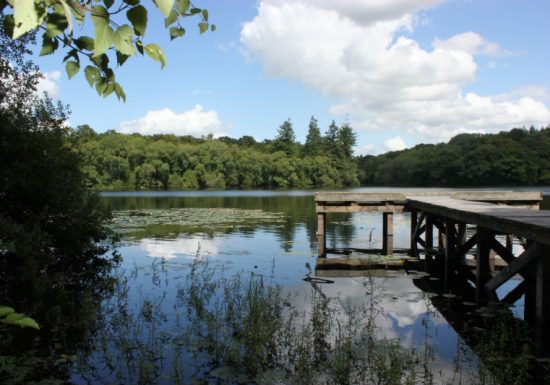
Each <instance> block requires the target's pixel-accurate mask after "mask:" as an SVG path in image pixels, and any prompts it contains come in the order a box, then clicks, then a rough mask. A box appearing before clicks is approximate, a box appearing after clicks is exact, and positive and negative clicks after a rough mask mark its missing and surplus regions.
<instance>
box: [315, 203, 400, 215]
mask: <svg viewBox="0 0 550 385" xmlns="http://www.w3.org/2000/svg"><path fill="white" fill-rule="evenodd" d="M315 211H316V212H317V213H373V212H384V211H393V212H394V213H402V212H403V211H405V205H395V204H382V203H380V204H376V205H367V204H362V203H358V204H357V205H351V203H350V204H349V205H345V206H343V205H328V204H317V205H316V206H315Z"/></svg>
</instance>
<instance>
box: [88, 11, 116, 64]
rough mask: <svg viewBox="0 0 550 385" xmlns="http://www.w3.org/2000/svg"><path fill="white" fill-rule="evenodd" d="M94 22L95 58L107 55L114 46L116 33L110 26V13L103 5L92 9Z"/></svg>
mask: <svg viewBox="0 0 550 385" xmlns="http://www.w3.org/2000/svg"><path fill="white" fill-rule="evenodd" d="M92 22H93V23H94V25H95V43H94V54H93V57H97V56H99V55H101V54H103V53H105V52H106V51H107V50H108V49H109V48H111V46H112V45H113V40H114V35H115V34H114V32H113V29H112V28H111V26H110V25H109V12H108V11H107V9H105V7H103V6H101V5H95V6H93V7H92Z"/></svg>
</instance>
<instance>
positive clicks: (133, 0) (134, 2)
mask: <svg viewBox="0 0 550 385" xmlns="http://www.w3.org/2000/svg"><path fill="white" fill-rule="evenodd" d="M123 1H124V2H125V3H126V4H128V5H131V6H135V5H138V4H139V0H123Z"/></svg>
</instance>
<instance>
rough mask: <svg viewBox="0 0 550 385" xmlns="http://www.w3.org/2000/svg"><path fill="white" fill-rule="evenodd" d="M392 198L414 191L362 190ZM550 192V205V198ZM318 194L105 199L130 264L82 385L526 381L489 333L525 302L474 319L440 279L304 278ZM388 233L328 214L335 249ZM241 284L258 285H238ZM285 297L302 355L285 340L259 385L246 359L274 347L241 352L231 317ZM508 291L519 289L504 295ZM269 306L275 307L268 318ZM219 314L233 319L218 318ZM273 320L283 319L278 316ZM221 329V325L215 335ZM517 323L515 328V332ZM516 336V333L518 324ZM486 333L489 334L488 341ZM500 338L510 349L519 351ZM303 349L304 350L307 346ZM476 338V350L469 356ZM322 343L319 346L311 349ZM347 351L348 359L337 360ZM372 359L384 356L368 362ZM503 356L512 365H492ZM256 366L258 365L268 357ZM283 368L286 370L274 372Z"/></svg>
mask: <svg viewBox="0 0 550 385" xmlns="http://www.w3.org/2000/svg"><path fill="white" fill-rule="evenodd" d="M382 190H383V191H403V190H404V189H388V188H384V189H372V188H371V189H365V188H363V189H355V190H352V191H369V192H370V191H382ZM406 190H407V191H410V190H411V189H406ZM419 190H426V189H419ZM439 190H444V189H439ZM535 190H536V189H535ZM348 191H350V190H348ZM536 191H540V190H536ZM544 191H545V192H546V193H549V194H550V189H545V190H544ZM313 194H314V193H313V192H312V191H281V192H279V191H275V192H274V191H206V192H111V193H104V194H103V199H104V201H105V203H106V205H107V206H108V207H110V208H111V209H112V210H113V212H114V221H113V227H114V229H115V231H117V232H118V233H119V234H120V235H121V240H120V244H119V247H118V252H119V253H120V255H121V257H122V263H121V266H120V267H119V268H118V269H117V270H116V272H115V276H116V278H117V284H116V288H115V294H114V295H113V296H112V297H109V298H107V299H105V300H104V301H103V302H102V305H101V306H102V308H101V309H100V311H99V313H100V314H101V316H100V320H99V321H98V324H97V325H96V327H95V329H94V332H93V333H90V338H89V344H88V345H87V349H86V351H84V352H80V354H79V355H78V358H77V359H76V358H75V359H76V362H77V364H75V365H73V366H72V369H71V374H70V376H71V377H70V378H71V380H72V381H73V382H75V383H82V384H84V383H94V384H100V383H138V382H141V383H167V384H168V383H180V382H179V381H181V383H265V384H268V383H273V384H275V383H309V382H308V381H310V382H311V383H323V382H326V383H363V382H364V383H368V381H367V378H370V377H369V376H370V375H371V374H368V375H367V374H365V373H371V372H375V374H372V376H374V377H373V378H376V379H377V380H380V378H384V376H386V377H387V376H389V374H388V373H392V372H399V373H401V374H400V376H401V377H399V376H398V382H396V383H401V382H402V381H403V382H404V381H405V380H406V379H407V378H414V380H413V383H430V381H433V383H451V384H452V383H475V382H479V383H491V381H494V377H493V374H492V373H494V367H500V368H502V367H506V368H507V370H512V372H510V373H508V372H507V375H508V376H509V375H514V374H512V373H513V370H519V372H520V373H519V374H517V375H518V376H519V375H521V373H523V374H524V373H525V371H526V370H527V369H525V367H526V366H525V365H523V366H521V365H520V364H518V363H517V362H516V361H517V359H518V357H519V359H522V356H521V355H518V354H517V351H513V352H510V354H511V355H512V357H514V358H513V359H511V360H510V359H509V357H508V358H506V354H504V353H503V351H502V349H503V347H502V346H498V344H496V343H495V342H494V335H493V336H492V335H490V333H487V332H485V331H484V330H485V329H483V328H482V327H481V326H482V325H481V324H482V323H484V322H489V323H490V324H493V325H495V327H493V329H495V330H496V331H497V332H499V329H498V327H496V320H499V319H504V318H506V317H508V316H509V315H510V314H516V315H521V314H522V306H523V304H522V301H521V300H520V301H519V302H518V303H516V305H515V307H512V308H511V309H504V310H502V309H497V310H495V312H496V313H494V312H492V311H491V310H490V309H486V308H483V309H481V310H479V309H475V307H474V306H473V304H471V303H467V302H465V300H463V299H461V298H460V296H455V295H445V296H442V295H438V294H436V293H430V292H424V291H422V290H421V289H419V284H418V282H420V281H419V280H428V279H429V280H432V281H437V278H436V277H429V276H427V274H425V273H422V272H416V271H409V272H408V273H407V272H405V271H372V272H368V273H366V274H364V275H363V276H351V277H325V276H323V278H318V279H314V280H313V281H311V280H310V281H305V280H304V278H307V277H314V276H315V272H314V267H315V260H316V253H317V251H316V247H317V245H316V242H317V241H316V234H315V231H316V215H315V208H314V202H313ZM408 221H409V218H408V216H407V214H406V213H405V214H402V215H396V217H395V219H394V227H395V229H394V242H395V246H396V247H397V248H399V247H403V248H406V247H407V245H408V234H409V231H410V230H409V223H408ZM381 223H382V221H381V214H379V213H368V214H367V213H354V214H333V215H330V216H329V217H328V223H327V246H328V247H329V248H345V247H355V248H367V247H374V248H380V247H381V236H382V234H381ZM237 281H239V282H247V284H248V285H249V286H248V287H241V286H240V284H236V283H235V282H237ZM190 282H191V283H190ZM220 282H222V283H220ZM250 285H252V289H251V286H250ZM275 286H277V287H279V288H280V292H278V294H277V295H278V296H279V297H280V298H283V299H282V300H281V303H282V304H284V306H283V305H281V306H280V308H278V309H279V310H278V312H277V313H276V314H273V315H272V317H274V318H280V319H287V318H292V322H291V323H289V324H288V325H286V326H284V327H281V326H280V325H279V329H277V330H279V331H278V332H277V338H279V340H280V341H283V340H284V339H283V337H284V335H286V334H285V333H286V332H281V331H284V330H293V333H294V334H292V335H290V334H289V335H286V337H285V338H287V339H286V340H284V341H286V342H285V344H287V345H292V346H293V348H292V349H294V350H292V351H293V353H292V354H291V353H289V351H290V350H288V349H287V350H288V351H286V350H285V351H286V353H285V354H282V353H281V352H280V349H282V348H283V345H284V344H283V343H282V342H281V343H280V345H279V346H278V349H279V350H277V351H276V353H272V355H271V356H270V357H271V358H270V360H271V361H272V362H271V361H270V362H268V363H267V364H265V365H263V366H262V369H261V370H259V371H255V372H254V373H256V374H254V375H255V376H256V377H250V376H251V375H250V373H249V372H248V371H247V370H245V369H246V368H244V369H243V366H250V367H253V366H254V365H253V364H252V363H251V361H250V357H248V356H247V354H249V353H250V352H249V351H250V350H251V349H252V350H254V349H256V347H255V346H256V345H262V343H263V342H261V341H260V342H258V341H257V340H254V341H256V342H255V344H256V345H253V346H254V347H251V346H249V345H246V344H245V345H242V344H243V343H244V342H243V341H248V340H247V339H246V338H244V339H243V338H242V337H239V338H238V339H237V340H236V339H235V338H237V337H235V336H236V335H237V334H238V333H240V331H235V330H233V329H231V330H233V331H232V332H231V333H229V335H228V332H227V324H228V323H230V322H229V321H228V319H230V318H232V314H235V317H236V314H241V313H239V311H240V310H239V309H241V310H242V309H245V308H246V309H248V310H247V311H252V310H251V305H250V303H249V304H248V305H247V304H246V303H242V301H240V298H241V297H246V298H248V299H249V302H250V293H251V292H253V293H256V294H258V293H260V294H261V295H260V297H261V298H260V300H261V301H264V299H265V298H268V301H272V300H273V301H278V299H276V300H274V299H273V298H275V297H276V296H275V295H274V294H273V297H270V296H271V295H272V293H271V292H269V291H268V290H267V289H266V288H267V287H275ZM501 290H510V287H506V285H504V287H503V288H502V289H501ZM189 293H192V294H193V295H196V296H195V297H192V296H191V294H189ZM197 293H198V294H197ZM205 293H206V294H205ZM266 293H268V294H266ZM279 297H277V298H279ZM258 298H259V297H258ZM255 300H257V298H256V297H255ZM261 301H260V302H259V303H261V304H264V305H262V306H264V309H265V308H267V307H269V306H267V305H265V303H264V302H261ZM197 303H200V306H199V305H197ZM253 303H254V304H256V303H257V302H253ZM197 306H199V307H198V308H197ZM239 306H240V307H239ZM247 306H248V307H247ZM260 307H261V306H260ZM269 309H271V310H270V311H273V309H272V308H271V307H269ZM453 311H459V312H466V313H471V314H472V315H473V319H474V321H472V322H473V324H468V322H470V321H468V317H458V319H457V317H454V318H453V317H450V316H449V314H453ZM499 312H501V313H499ZM502 312H504V313H502ZM220 314H223V317H225V318H224V319H222V320H219V319H218V318H219V315H220ZM246 314H248V316H249V315H250V314H249V313H246ZM262 314H263V313H262ZM269 314H272V313H268V317H270V316H269ZM502 314H505V315H506V317H503V316H502ZM512 318H513V317H512ZM246 319H249V318H246ZM216 320H217V321H218V322H221V325H223V326H220V324H216V322H215V321H216ZM457 320H458V321H457ZM243 322H244V321H242V319H241V323H243ZM247 322H249V321H247ZM262 322H265V321H262ZM510 322H512V323H513V324H514V325H515V323H514V322H515V321H513V320H512V321H510ZM296 325H301V326H300V327H297V326H296ZM235 327H236V326H235ZM521 327H522V326H518V327H516V326H513V327H512V329H514V328H515V329H514V330H516V329H517V332H518V333H519V334H520V335H521V334H522V333H524V331H523V330H521ZM506 328H507V329H506V330H509V329H510V326H509V323H508V324H507V326H506ZM518 328H520V329H518ZM302 329H307V330H305V332H304V330H302ZM239 330H240V329H239ZM254 330H256V329H254ZM258 330H259V329H258ZM320 330H322V331H324V332H323V333H324V334H322V335H321V334H320ZM456 330H459V331H461V334H459V333H457V331H456ZM464 330H471V331H473V333H470V334H473V335H474V338H473V339H472V336H471V335H469V333H468V332H466V333H465V332H464ZM248 333H249V334H250V333H255V331H252V332H251V331H250V330H249V331H248ZM483 333H485V334H483ZM203 334H204V335H203ZM481 334H483V335H484V336H485V335H486V336H487V337H486V338H480V337H479V336H480V335H481ZM509 334H513V333H512V332H510V333H509ZM213 336H215V338H214V337H213ZM220 336H221V337H220ZM310 338H311V340H309V339H310ZM511 338H512V339H517V336H515V335H512V336H511ZM501 339H502V340H503V341H501V343H505V344H507V348H509V347H510V346H512V345H510V344H509V342H507V341H506V340H505V339H504V338H501ZM214 340H215V341H214ZM213 341H214V342H213ZM228 341H229V342H228ZM235 341H237V342H235ZM270 341H271V340H270ZM297 341H305V342H301V345H300V343H298V342H297ZM307 341H309V342H307ZM320 341H321V342H322V343H321V342H320ZM342 341H347V342H346V344H344V343H342ZM369 341H370V342H369ZM373 341H375V342H373ZM472 341H474V342H475V344H474V345H473V348H471V347H470V346H469V343H471V342H472ZM264 342H265V341H264ZM515 342H518V341H515ZM235 344H241V345H239V346H240V348H239V349H236V348H232V347H231V346H233V345H235ZM294 344H298V345H296V346H294ZM373 344H374V345H373ZM519 344H520V345H519V346H524V344H525V343H524V342H519ZM522 344H523V345H522ZM492 345H494V346H492ZM311 346H314V347H315V348H314V349H313V351H312V352H311V351H310V350H311ZM514 346H515V345H514ZM351 347H355V348H354V349H355V350H354V349H352V348H351ZM273 349H275V348H273ZM285 349H286V348H285ZM342 349H343V351H344V352H346V354H347V355H346V357H348V359H347V360H343V361H342V360H340V361H338V359H337V358H338V357H340V355H341V354H342ZM305 350H307V351H308V352H309V353H307V355H303V351H305ZM366 351H368V352H381V353H376V354H379V355H380V356H376V355H374V356H373V355H369V357H368V358H365V357H364V356H363V353H364V352H366ZM236 352H237V353H236ZM296 352H302V353H300V354H301V355H300V354H298V353H296ZM354 352H355V353H354ZM411 352H412V353H411ZM352 353H353V354H352ZM296 354H298V356H299V357H301V361H300V362H301V364H296V363H293V364H292V365H291V368H292V369H288V368H289V366H288V365H289V362H290V361H292V360H297V358H296ZM369 354H370V353H369ZM234 355H236V356H239V357H240V359H241V361H239V360H238V359H237V358H235V357H233V356H234ZM243 355H244V356H243ZM495 356H497V357H499V356H501V357H504V358H503V359H506V360H508V361H509V362H508V363H499V364H498V365H496V366H495V363H494V361H495ZM228 357H229V358H228ZM243 357H244V358H245V361H242V360H243ZM246 357H248V358H246ZM255 357H256V356H255ZM257 357H260V355H258V356H257ZM257 357H256V358H255V360H260V359H259V358H257ZM261 357H264V356H261ZM274 357H275V358H274ZM281 357H282V358H281ZM304 357H309V358H307V360H306V359H304ZM312 357H313V358H312ZM335 357H336V358H335ZM350 357H351V358H350ZM388 357H389V358H388ZM480 357H481V363H480ZM528 359H529V358H527V359H524V360H523V361H522V362H524V361H525V360H528ZM247 360H248V361H247ZM277 360H279V361H281V360H282V361H281V362H282V363H281V364H280V365H276V364H275V362H279V361H277ZM308 360H309V361H308ZM335 360H336V361H335ZM354 360H357V362H359V363H360V364H357V363H356V361H354ZM260 361H261V360H260ZM283 361H284V362H283ZM305 361H307V362H306V364H304V362H305ZM386 361H387V362H390V361H391V365H390V366H389V367H386V366H384V365H386V364H385V363H383V362H386ZM335 362H337V363H339V364H338V365H343V364H342V362H344V363H345V362H347V365H350V363H353V364H354V365H355V369H350V368H348V369H347V371H346V370H344V371H343V372H345V373H348V374H346V375H345V376H344V377H338V375H339V374H338V373H341V372H342V368H341V367H340V366H338V365H336V364H335ZM323 365H324V366H323ZM399 365H401V366H399ZM499 365H500V366H499ZM264 366H265V367H267V368H268V369H266V368H265V367H264ZM344 366H345V365H344ZM508 366H511V367H512V369H510V368H508ZM281 367H283V368H285V369H281ZM357 368H361V370H363V372H360V371H359V369H357ZM398 368H401V369H398ZM411 368H413V369H411ZM518 368H519V369H518ZM298 370H301V371H302V372H300V373H302V374H300V375H299V376H296V373H292V374H289V373H290V372H291V371H298ZM339 370H340V371H339ZM522 370H523V371H522ZM529 370H530V369H529ZM356 372H357V373H356ZM411 372H413V373H412V374H411ZM258 373H259V374H258ZM384 373H385V374H384ZM411 375H412V376H413V377H410V376H411ZM247 376H248V377H247ZM289 376H290V377H289ZM292 376H294V377H292ZM353 376H355V377H353ZM289 378H293V380H292V381H291V380H289ZM297 378H301V380H300V381H297V380H296V379H297ZM305 379H308V380H307V381H306V380H305ZM358 379H361V380H358ZM201 381H202V382H201Z"/></svg>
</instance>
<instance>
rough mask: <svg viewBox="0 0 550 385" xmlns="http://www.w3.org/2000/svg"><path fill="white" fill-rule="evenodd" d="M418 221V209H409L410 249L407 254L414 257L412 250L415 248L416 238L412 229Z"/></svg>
mask: <svg viewBox="0 0 550 385" xmlns="http://www.w3.org/2000/svg"><path fill="white" fill-rule="evenodd" d="M417 223H418V211H417V210H411V247H410V250H409V256H411V257H415V253H414V250H415V246H416V245H415V243H416V239H415V235H416V234H415V233H414V230H415V229H416V224H417Z"/></svg>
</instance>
